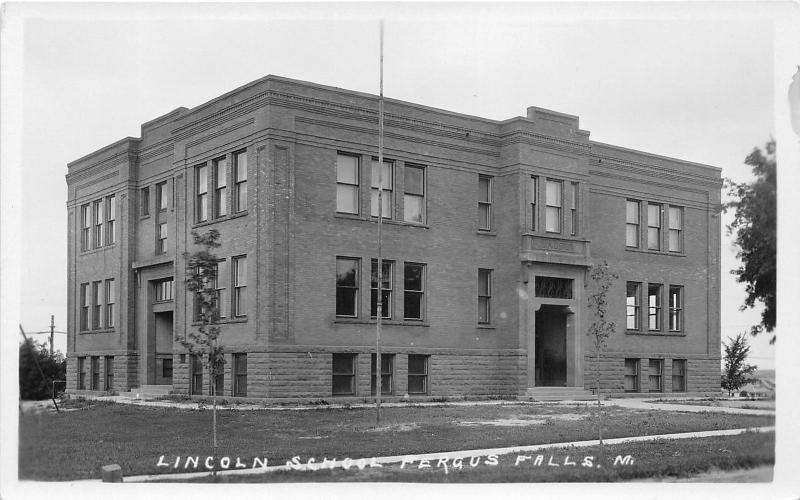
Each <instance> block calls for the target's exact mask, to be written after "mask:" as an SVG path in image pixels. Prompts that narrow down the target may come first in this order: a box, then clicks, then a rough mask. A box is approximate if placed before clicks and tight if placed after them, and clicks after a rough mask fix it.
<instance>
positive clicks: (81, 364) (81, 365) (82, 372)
mask: <svg viewBox="0 0 800 500" xmlns="http://www.w3.org/2000/svg"><path fill="white" fill-rule="evenodd" d="M84 389H86V358H85V357H80V358H78V390H84Z"/></svg>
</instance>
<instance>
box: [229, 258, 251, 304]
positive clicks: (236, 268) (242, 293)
mask: <svg viewBox="0 0 800 500" xmlns="http://www.w3.org/2000/svg"><path fill="white" fill-rule="evenodd" d="M231 266H232V267H233V269H232V271H233V285H232V287H233V315H234V316H235V317H237V318H241V317H243V316H247V257H246V256H244V255H240V256H238V257H233V258H232V259H231Z"/></svg>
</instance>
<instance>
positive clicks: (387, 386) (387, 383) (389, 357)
mask: <svg viewBox="0 0 800 500" xmlns="http://www.w3.org/2000/svg"><path fill="white" fill-rule="evenodd" d="M377 358H378V357H377V356H376V355H374V354H373V355H372V368H371V369H370V376H371V379H370V380H371V382H370V388H371V389H370V391H371V392H370V394H372V395H374V394H375V370H376V366H375V364H376V363H375V362H376V360H377ZM393 375H394V354H381V394H394V377H393Z"/></svg>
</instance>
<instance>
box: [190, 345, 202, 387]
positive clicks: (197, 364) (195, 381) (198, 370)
mask: <svg viewBox="0 0 800 500" xmlns="http://www.w3.org/2000/svg"><path fill="white" fill-rule="evenodd" d="M190 362H191V366H190V368H191V375H192V377H191V387H190V388H189V392H190V393H191V394H203V359H202V358H201V357H200V356H198V355H197V354H192V356H191V361H190Z"/></svg>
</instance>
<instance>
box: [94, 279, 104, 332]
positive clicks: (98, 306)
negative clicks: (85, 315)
mask: <svg viewBox="0 0 800 500" xmlns="http://www.w3.org/2000/svg"><path fill="white" fill-rule="evenodd" d="M102 284H103V282H102V281H95V282H93V283H92V329H93V330H99V329H100V328H101V327H102V326H103V324H102V322H101V321H102V318H103V316H102V311H103V289H102V287H101V285H102Z"/></svg>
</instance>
